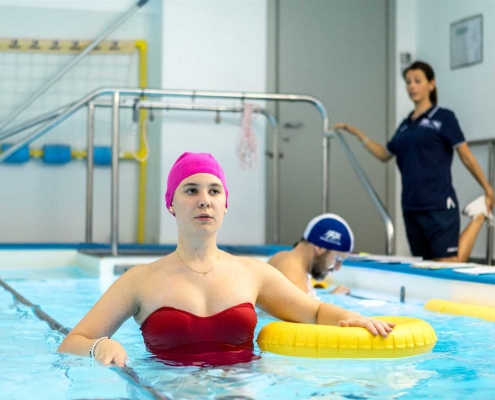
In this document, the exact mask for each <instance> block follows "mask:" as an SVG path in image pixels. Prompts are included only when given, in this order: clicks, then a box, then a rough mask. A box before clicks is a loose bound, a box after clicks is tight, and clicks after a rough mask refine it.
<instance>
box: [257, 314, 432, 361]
mask: <svg viewBox="0 0 495 400" xmlns="http://www.w3.org/2000/svg"><path fill="white" fill-rule="evenodd" d="M376 318H377V319H381V320H383V321H388V322H393V323H395V324H396V326H395V328H394V331H393V332H392V333H390V334H389V335H388V337H386V338H385V337H382V336H380V335H378V336H373V335H372V334H371V333H370V332H369V331H368V330H367V329H364V328H342V327H338V326H329V325H314V324H297V323H292V322H270V323H269V324H267V325H266V326H264V327H263V328H262V329H261V331H260V333H259V334H258V339H257V341H258V346H259V347H260V349H261V350H262V351H268V352H271V353H276V354H281V355H286V356H295V357H316V358H399V357H408V356H414V355H417V354H423V353H427V352H429V351H431V350H432V349H433V347H434V346H435V343H436V341H437V335H436V334H435V331H434V330H433V328H432V326H431V325H430V324H428V323H427V322H425V321H423V320H421V319H418V318H411V317H396V316H393V317H390V316H387V317H376Z"/></svg>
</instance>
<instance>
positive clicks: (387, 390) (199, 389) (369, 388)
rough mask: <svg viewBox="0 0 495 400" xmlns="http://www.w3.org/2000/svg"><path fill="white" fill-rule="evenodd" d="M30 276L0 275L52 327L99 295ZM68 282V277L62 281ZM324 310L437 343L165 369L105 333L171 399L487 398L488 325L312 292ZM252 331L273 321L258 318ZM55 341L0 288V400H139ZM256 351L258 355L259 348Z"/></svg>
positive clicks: (86, 284)
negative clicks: (432, 337)
mask: <svg viewBox="0 0 495 400" xmlns="http://www.w3.org/2000/svg"><path fill="white" fill-rule="evenodd" d="M58 271H59V273H52V274H48V275H46V276H49V277H48V278H46V279H39V278H37V277H36V276H35V275H33V274H31V273H29V272H23V273H21V275H19V271H17V273H15V274H14V273H12V274H9V273H5V272H4V271H2V272H0V277H1V278H3V279H4V280H5V281H6V282H7V283H8V284H9V285H10V286H12V287H13V288H14V289H15V290H16V291H18V292H19V293H21V294H22V295H23V296H25V297H26V298H27V299H29V300H30V301H31V302H33V303H34V304H37V305H39V306H40V307H41V308H42V309H43V310H44V311H45V312H46V313H47V314H49V315H50V316H51V317H53V318H54V319H55V320H57V321H58V322H60V323H61V324H63V325H65V326H67V327H72V326H74V325H75V324H76V323H77V322H78V321H79V320H80V319H81V318H82V316H83V315H84V314H85V313H86V312H87V310H88V309H89V308H90V307H91V306H92V305H93V304H94V302H95V301H96V300H97V299H98V298H99V297H100V295H101V288H102V282H101V281H100V280H99V279H97V278H93V277H90V276H89V275H86V274H85V273H84V272H82V271H80V270H78V269H71V268H69V269H67V271H65V277H62V275H63V274H62V273H60V270H58ZM67 276H69V277H67ZM318 294H319V295H320V297H321V298H322V299H323V300H324V301H326V302H330V303H334V304H337V305H340V306H343V307H345V308H349V309H352V310H354V311H357V312H360V313H362V314H366V315H407V316H415V317H418V318H422V319H424V320H426V321H428V322H429V323H430V324H431V325H432V326H433V327H434V328H435V331H436V333H437V336H438V342H437V345H436V346H435V348H434V350H433V352H432V353H429V354H424V355H420V356H415V357H410V358H402V359H366V360H358V359H313V358H293V357H284V356H280V355H275V354H269V353H263V354H262V358H261V359H260V360H258V361H254V362H251V363H248V364H240V365H233V366H227V367H215V368H213V367H206V368H198V367H173V366H168V365H164V364H162V363H160V362H157V361H155V360H154V359H153V357H151V356H150V355H149V353H147V352H146V350H145V347H144V344H143V340H142V336H141V333H140V331H139V327H138V326H137V324H136V323H135V322H134V321H133V320H129V321H127V322H126V323H125V324H124V325H123V326H122V328H121V329H120V330H119V331H118V332H117V333H116V334H115V335H114V338H115V339H116V340H119V341H120V342H121V343H122V344H123V345H124V347H125V348H126V350H127V352H128V354H129V357H130V361H129V363H128V365H129V366H130V367H131V368H132V369H133V370H134V371H135V372H136V373H137V374H138V375H139V377H140V378H141V379H142V380H143V381H144V382H146V383H147V384H148V385H151V386H152V387H154V388H155V389H156V390H157V391H159V392H160V393H162V394H163V395H164V396H166V397H169V398H172V399H191V398H198V399H209V398H215V399H240V398H243V399H264V398H284V399H308V398H315V399H399V398H400V399H417V398H448V399H457V398H459V399H461V398H462V399H465V398H469V399H492V398H494V394H495V340H494V339H495V323H493V322H491V323H490V322H484V321H482V320H478V319H473V318H467V317H456V316H449V315H444V314H434V313H430V312H428V311H426V310H424V309H423V308H422V306H421V305H419V304H409V303H406V304H401V303H393V302H386V301H383V300H365V299H356V298H353V297H349V296H338V295H330V294H327V293H325V292H324V291H322V290H320V291H318ZM258 318H259V322H258V326H257V330H256V334H257V333H258V331H259V329H261V327H262V326H264V325H265V324H266V323H267V322H269V321H271V320H273V319H272V318H271V317H269V316H268V315H266V314H264V313H263V312H261V311H259V313H258ZM62 339H63V335H62V334H60V333H58V332H54V331H52V330H51V329H50V328H49V327H48V325H47V324H46V323H44V322H42V321H40V320H39V319H38V318H37V317H36V316H34V314H33V313H32V312H31V310H30V309H29V307H26V306H24V305H22V304H19V303H17V302H16V301H15V300H14V299H13V297H12V295H11V294H10V293H8V292H6V291H5V290H3V289H0V373H1V376H2V380H1V381H0V393H1V395H0V397H1V398H5V399H31V398H33V399H34V398H35V399H45V398H46V399H81V398H99V399H116V398H129V399H131V398H132V399H140V398H143V399H146V398H150V394H149V393H148V392H146V391H145V390H143V388H142V387H140V386H139V385H136V384H135V383H132V382H129V381H128V380H126V379H125V378H124V377H123V376H122V374H119V373H118V368H117V367H110V368H108V367H102V366H101V365H99V364H97V363H94V362H93V361H92V360H90V359H89V358H86V357H76V356H72V355H61V354H57V353H56V349H57V347H58V345H59V344H60V342H61V340H62ZM258 351H259V349H258Z"/></svg>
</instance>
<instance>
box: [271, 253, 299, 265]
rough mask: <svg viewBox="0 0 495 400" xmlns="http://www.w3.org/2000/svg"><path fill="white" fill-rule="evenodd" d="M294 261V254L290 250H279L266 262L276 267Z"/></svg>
mask: <svg viewBox="0 0 495 400" xmlns="http://www.w3.org/2000/svg"><path fill="white" fill-rule="evenodd" d="M293 261H294V255H293V254H292V253H291V252H290V251H281V252H279V253H277V254H275V255H274V256H273V257H272V258H270V259H269V260H268V261H267V262H268V264H270V265H273V266H274V267H275V268H277V269H281V268H283V267H284V266H285V265H287V264H290V263H292V262H293Z"/></svg>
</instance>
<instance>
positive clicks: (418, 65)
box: [402, 61, 438, 105]
mask: <svg viewBox="0 0 495 400" xmlns="http://www.w3.org/2000/svg"><path fill="white" fill-rule="evenodd" d="M412 69H419V70H421V71H423V72H424V74H425V76H426V79H428V82H431V81H432V80H433V79H435V72H434V71H433V68H432V67H431V65H430V64H427V63H425V62H423V61H415V62H413V63H412V64H411V65H410V66H409V67H407V68H406V69H405V70H404V72H403V73H402V76H403V77H404V79H406V74H407V73H408V72H409V71H411V70H412ZM430 101H431V104H433V105H436V104H437V103H438V93H437V88H436V86H435V89H433V90H432V91H431V92H430Z"/></svg>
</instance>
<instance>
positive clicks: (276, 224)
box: [272, 124, 280, 244]
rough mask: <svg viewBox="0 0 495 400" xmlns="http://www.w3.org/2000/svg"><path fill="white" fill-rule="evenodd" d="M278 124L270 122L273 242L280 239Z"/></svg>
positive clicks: (277, 241) (276, 242)
mask: <svg viewBox="0 0 495 400" xmlns="http://www.w3.org/2000/svg"><path fill="white" fill-rule="evenodd" d="M278 132H279V131H278V125H273V124H272V135H273V136H272V140H273V160H272V161H273V186H274V189H273V242H274V243H275V244H278V243H279V241H280V236H279V229H280V176H279V174H280V173H279V171H280V150H279V143H278V140H279V138H278V136H279V135H278Z"/></svg>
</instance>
